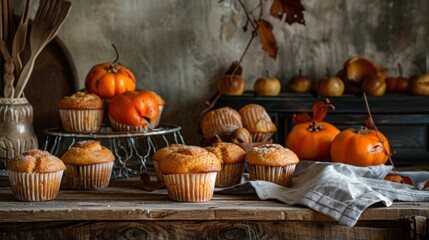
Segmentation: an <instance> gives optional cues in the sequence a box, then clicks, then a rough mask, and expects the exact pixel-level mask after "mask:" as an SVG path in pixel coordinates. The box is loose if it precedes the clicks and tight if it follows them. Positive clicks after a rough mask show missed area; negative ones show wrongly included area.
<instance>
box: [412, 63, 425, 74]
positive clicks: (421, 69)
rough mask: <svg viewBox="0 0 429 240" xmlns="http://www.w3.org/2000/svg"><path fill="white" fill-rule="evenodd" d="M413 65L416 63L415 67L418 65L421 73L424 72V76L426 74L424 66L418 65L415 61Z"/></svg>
mask: <svg viewBox="0 0 429 240" xmlns="http://www.w3.org/2000/svg"><path fill="white" fill-rule="evenodd" d="M413 63H414V64H415V65H417V67H419V69H420V72H422V74H425V70H424V69H423V66H422V65H421V64H420V63H418V62H416V61H413Z"/></svg>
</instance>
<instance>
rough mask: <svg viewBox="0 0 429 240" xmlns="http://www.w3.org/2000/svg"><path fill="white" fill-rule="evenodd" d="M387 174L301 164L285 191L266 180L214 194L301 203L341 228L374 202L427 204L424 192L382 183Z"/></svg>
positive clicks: (387, 169) (379, 169) (380, 168)
mask: <svg viewBox="0 0 429 240" xmlns="http://www.w3.org/2000/svg"><path fill="white" fill-rule="evenodd" d="M391 172H392V167H391V166H387V165H377V166H371V167H356V166H351V165H347V164H341V163H327V162H312V161H301V162H300V163H299V164H298V165H297V167H296V170H295V175H294V178H293V180H292V184H291V186H290V187H288V188H287V187H283V186H281V185H278V184H275V183H271V182H266V181H249V182H244V183H242V184H240V185H236V186H234V187H232V188H228V189H217V190H216V193H219V194H228V193H230V194H240V193H241V194H249V193H252V192H253V193H255V192H256V194H257V195H258V197H259V198H260V199H262V200H266V199H276V200H279V201H281V202H284V203H286V204H289V205H295V204H301V205H304V206H307V207H309V208H311V209H313V210H315V211H318V212H321V213H323V214H325V215H327V216H330V217H332V218H334V219H335V220H338V222H339V224H341V225H345V226H354V225H355V224H356V222H357V221H358V219H359V217H360V215H361V214H362V212H363V211H364V210H365V209H366V208H368V207H369V206H371V205H373V204H375V203H382V204H383V205H384V206H390V205H391V204H392V201H393V200H400V201H429V191H428V190H421V189H419V188H417V187H415V186H413V185H408V184H399V183H394V182H390V181H384V180H383V179H384V177H385V176H386V175H387V174H389V173H391ZM421 174H424V175H425V176H427V177H429V173H428V172H421V173H420V175H419V174H415V175H418V178H413V179H424V177H421ZM426 174H428V175H426ZM414 177H416V176H414ZM427 179H428V178H426V180H427ZM414 181H416V180H414ZM250 186H252V187H253V189H252V188H251V187H250ZM419 186H423V185H422V184H420V185H419ZM252 190H253V191H252Z"/></svg>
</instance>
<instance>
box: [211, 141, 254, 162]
mask: <svg viewBox="0 0 429 240" xmlns="http://www.w3.org/2000/svg"><path fill="white" fill-rule="evenodd" d="M206 149H207V151H209V152H212V153H213V154H214V155H216V157H217V158H219V160H220V161H221V163H222V164H233V163H239V162H244V158H245V156H246V152H245V151H244V150H243V149H242V148H241V147H239V146H237V145H236V144H234V143H226V142H220V143H214V144H213V145H212V146H210V147H206Z"/></svg>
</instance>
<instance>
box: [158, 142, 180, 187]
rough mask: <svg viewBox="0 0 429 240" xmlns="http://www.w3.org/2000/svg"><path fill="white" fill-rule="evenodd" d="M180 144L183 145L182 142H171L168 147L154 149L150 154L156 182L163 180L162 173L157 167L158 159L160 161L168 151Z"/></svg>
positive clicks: (172, 150) (170, 151)
mask: <svg viewBox="0 0 429 240" xmlns="http://www.w3.org/2000/svg"><path fill="white" fill-rule="evenodd" d="M182 146H184V145H183V144H171V145H170V146H168V147H163V148H161V149H159V150H158V151H156V152H155V153H154V154H153V155H152V162H153V169H154V171H155V175H156V179H157V181H158V182H160V183H163V182H164V179H163V178H162V173H161V171H160V170H159V167H158V161H161V160H163V159H165V158H167V156H168V155H169V154H170V153H172V152H174V151H177V150H178V149H179V148H181V147H182Z"/></svg>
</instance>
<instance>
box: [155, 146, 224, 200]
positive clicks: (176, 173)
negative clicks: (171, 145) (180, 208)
mask: <svg viewBox="0 0 429 240" xmlns="http://www.w3.org/2000/svg"><path fill="white" fill-rule="evenodd" d="M158 166H159V170H160V171H161V173H162V175H163V178H164V182H165V184H166V187H167V191H168V196H169V198H170V199H172V200H176V201H180V202H204V201H209V200H210V199H212V197H213V193H214V186H215V182H216V175H217V173H218V172H219V171H221V163H220V160H219V159H218V158H217V157H216V156H215V155H214V154H213V153H211V152H209V151H207V150H206V149H204V148H202V147H198V146H182V147H181V148H179V149H177V150H176V151H174V152H172V153H170V154H169V155H168V157H167V158H165V159H162V160H161V161H159V162H158Z"/></svg>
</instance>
